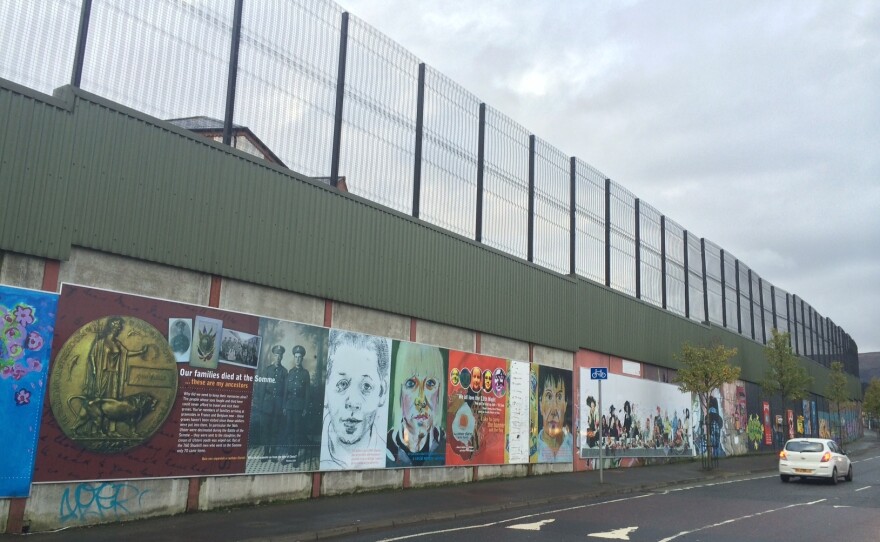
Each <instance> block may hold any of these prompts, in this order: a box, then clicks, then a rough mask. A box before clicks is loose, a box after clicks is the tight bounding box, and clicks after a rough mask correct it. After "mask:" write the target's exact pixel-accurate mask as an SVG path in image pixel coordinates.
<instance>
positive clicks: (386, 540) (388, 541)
mask: <svg viewBox="0 0 880 542" xmlns="http://www.w3.org/2000/svg"><path fill="white" fill-rule="evenodd" d="M652 496H653V495H652V494H650V493H646V494H644V495H635V496H633V497H622V498H620V499H612V500H610V501H602V502H595V503H592V504H581V505H578V506H569V507H568V508H559V509H556V510H547V511H546V512H538V513H537V514H526V515H525V516H519V517H515V518H510V519H502V520H499V521H492V522H489V523H484V524H482V525H466V526H464V527H453V528H452V529H440V530H438V531H426V532H422V533H416V534H408V535H405V536H397V537H394V538H383V539H382V540H379V541H378V542H394V541H395V540H406V539H408V538H416V537H419V536H429V535H432V534H443V533H452V532H455V531H466V530H469V529H483V528H485V527H492V526H494V525H501V524H502V523H510V522H512V521H521V520H524V519H529V518H535V517H538V516H547V515H550V514H558V513H560V512H570V511H571V510H580V509H582V508H593V507H595V506H600V505H603V504H615V503H619V502H627V501H634V500H636V499H644V498H645V497H652Z"/></svg>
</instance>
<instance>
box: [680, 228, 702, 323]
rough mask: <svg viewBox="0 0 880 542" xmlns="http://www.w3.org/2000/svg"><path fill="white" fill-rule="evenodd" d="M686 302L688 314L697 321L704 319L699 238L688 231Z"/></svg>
mask: <svg viewBox="0 0 880 542" xmlns="http://www.w3.org/2000/svg"><path fill="white" fill-rule="evenodd" d="M685 250H687V251H688V264H687V273H688V303H689V305H690V311H689V316H690V319H691V320H694V321H697V322H705V321H706V313H705V306H704V304H703V255H702V251H701V250H700V238H699V237H697V236H696V235H694V234H692V233H691V232H688V234H687V246H686V247H685Z"/></svg>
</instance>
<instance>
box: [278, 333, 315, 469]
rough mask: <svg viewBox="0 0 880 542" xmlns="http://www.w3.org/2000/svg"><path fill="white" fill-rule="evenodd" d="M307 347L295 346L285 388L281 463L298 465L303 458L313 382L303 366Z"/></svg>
mask: <svg viewBox="0 0 880 542" xmlns="http://www.w3.org/2000/svg"><path fill="white" fill-rule="evenodd" d="M305 356H306V349H305V348H304V347H303V346H302V345H299V344H298V345H296V346H294V347H293V360H294V364H293V367H292V368H291V369H290V371H288V373H287V385H286V387H285V390H284V407H283V409H282V411H283V414H284V418H285V421H286V431H285V434H284V437H285V441H286V445H287V446H286V453H285V455H284V459H282V461H281V463H282V464H283V465H288V464H292V465H293V466H294V467H298V466H299V463H300V461H301V460H302V459H303V455H304V450H303V449H302V445H303V440H304V434H305V427H306V422H307V421H308V420H307V419H306V417H307V416H308V414H309V396H310V394H311V382H310V377H309V372H308V371H307V370H306V369H304V368H303V359H305Z"/></svg>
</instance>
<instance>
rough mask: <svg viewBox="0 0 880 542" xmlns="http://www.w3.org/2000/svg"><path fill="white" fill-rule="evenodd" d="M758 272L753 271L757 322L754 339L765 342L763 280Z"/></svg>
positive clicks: (753, 311)
mask: <svg viewBox="0 0 880 542" xmlns="http://www.w3.org/2000/svg"><path fill="white" fill-rule="evenodd" d="M759 279H760V277H758V274H757V273H755V272H754V271H752V289H751V292H752V321H753V322H754V323H755V326H754V329H755V334H754V336H753V337H752V339H754V340H756V341H758V342H761V343H762V342H764V328H763V327H762V326H763V325H764V323H763V314H764V313H762V312H761V282H760V280H759Z"/></svg>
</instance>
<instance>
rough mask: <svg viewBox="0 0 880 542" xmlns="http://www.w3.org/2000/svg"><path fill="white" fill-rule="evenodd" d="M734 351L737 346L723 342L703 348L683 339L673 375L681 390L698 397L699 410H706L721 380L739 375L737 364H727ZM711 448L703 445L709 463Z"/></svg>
mask: <svg viewBox="0 0 880 542" xmlns="http://www.w3.org/2000/svg"><path fill="white" fill-rule="evenodd" d="M736 354H737V350H736V348H725V347H724V345H722V344H715V345H714V346H712V347H709V348H706V347H702V346H693V345H691V344H688V343H685V344H684V345H682V347H681V354H680V355H679V356H677V359H678V361H679V362H680V363H681V367H679V369H678V374H677V375H676V377H675V382H676V383H677V384H678V389H679V390H681V391H682V392H683V393H693V394H695V395H696V396H697V397H698V398H699V400H700V407H701V408H702V411H703V412H706V411H707V409H708V406H709V397H710V396H711V395H712V392H713V391H714V390H717V389H719V388H720V387H721V386H722V385H723V384H726V383H728V382H734V381H735V380H737V379H738V378H739V374H740V368H739V367H737V366H734V365H731V364H730V360H731V359H732V358H733V357H735V356H736ZM695 416H696V413H695ZM705 419H706V423H707V427H706V433H705V434H706V435H709V434H710V431H709V428H708V419H709V418H708V416H706V418H705ZM711 449H712V447H711V446H707V447H706V451H707V453H708V454H709V455H708V457H709V458H710V461H709V464H711V463H712V460H711Z"/></svg>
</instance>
